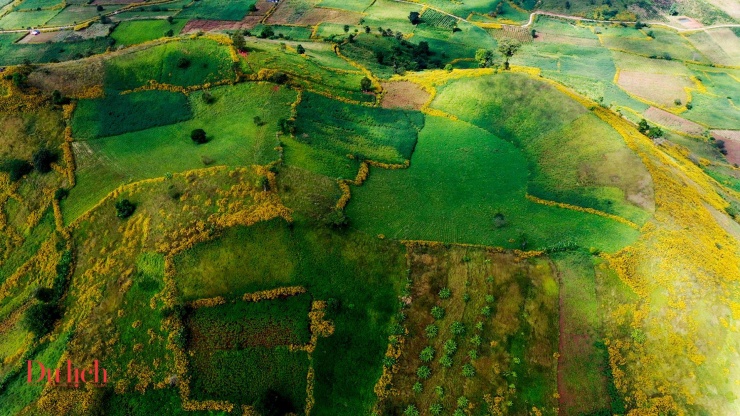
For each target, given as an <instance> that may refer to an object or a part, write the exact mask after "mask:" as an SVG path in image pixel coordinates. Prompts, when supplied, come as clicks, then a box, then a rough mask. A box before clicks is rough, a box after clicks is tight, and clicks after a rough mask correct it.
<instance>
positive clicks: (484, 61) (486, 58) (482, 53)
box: [475, 49, 493, 68]
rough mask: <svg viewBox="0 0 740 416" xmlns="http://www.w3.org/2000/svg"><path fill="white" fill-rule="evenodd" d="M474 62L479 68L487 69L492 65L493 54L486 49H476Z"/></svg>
mask: <svg viewBox="0 0 740 416" xmlns="http://www.w3.org/2000/svg"><path fill="white" fill-rule="evenodd" d="M475 60H476V61H477V62H478V66H480V67H481V68H488V67H489V66H492V65H493V52H492V51H489V50H487V49H478V50H477V51H476V52H475Z"/></svg>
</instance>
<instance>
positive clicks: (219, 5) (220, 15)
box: [177, 0, 257, 20]
mask: <svg viewBox="0 0 740 416" xmlns="http://www.w3.org/2000/svg"><path fill="white" fill-rule="evenodd" d="M256 2H257V0H199V1H197V2H195V3H194V4H193V5H192V6H190V7H188V8H185V9H183V11H182V12H180V13H178V14H177V17H178V18H183V19H185V18H187V19H212V20H242V19H243V18H244V16H246V15H247V13H249V6H251V5H253V4H255V3H256Z"/></svg>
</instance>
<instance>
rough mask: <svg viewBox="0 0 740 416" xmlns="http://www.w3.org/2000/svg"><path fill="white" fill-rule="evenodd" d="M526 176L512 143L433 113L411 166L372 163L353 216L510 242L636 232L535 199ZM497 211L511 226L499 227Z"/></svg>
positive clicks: (534, 245)
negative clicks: (530, 196) (395, 167)
mask: <svg viewBox="0 0 740 416" xmlns="http://www.w3.org/2000/svg"><path fill="white" fill-rule="evenodd" d="M527 176H528V172H527V162H526V159H525V157H524V155H523V154H522V152H521V151H520V150H519V149H517V148H516V147H514V146H513V145H512V144H511V143H508V142H506V141H504V140H501V139H499V138H498V137H496V136H494V135H493V134H491V133H489V132H487V131H486V130H483V129H481V128H478V127H475V126H472V125H470V124H467V123H464V122H459V121H458V122H454V121H451V120H448V119H446V118H439V117H427V120H426V123H425V125H424V129H423V130H422V131H421V133H420V135H419V143H418V144H417V146H416V150H415V151H414V156H413V157H412V159H411V166H410V167H409V168H408V169H404V170H384V169H379V168H378V169H375V168H373V169H371V172H370V177H369V178H368V180H367V181H366V182H365V183H364V184H363V185H362V186H359V187H353V188H352V199H351V200H350V203H349V205H348V206H347V215H348V216H349V218H351V220H352V224H353V227H356V228H358V229H360V230H362V231H365V232H368V233H370V234H372V235H378V234H382V235H384V236H386V237H389V238H395V239H409V240H433V241H447V242H455V243H474V244H485V245H492V246H501V247H507V248H521V247H522V243H523V242H525V240H526V243H525V244H524V247H526V248H529V249H543V248H546V247H549V246H553V245H556V244H559V243H563V242H565V241H571V242H574V243H575V244H579V245H581V246H584V247H591V246H593V247H601V248H603V249H604V250H608V251H612V250H616V249H618V247H620V246H621V245H622V244H627V243H628V242H629V241H630V240H631V239H633V238H635V236H636V235H637V231H636V230H633V229H631V228H629V227H627V226H625V225H622V224H620V223H617V222H615V221H613V220H608V219H605V218H603V217H598V216H595V215H591V214H586V213H582V212H577V211H570V210H565V209H560V208H555V207H549V206H544V205H540V204H535V203H532V202H530V201H529V200H527V199H526V198H525V194H526V187H527ZM430 178H434V180H433V181H430V180H429V179H430ZM497 213H501V214H503V215H504V217H505V218H506V221H507V225H506V226H504V227H500V228H497V227H496V226H494V216H495V215H496V214H497Z"/></svg>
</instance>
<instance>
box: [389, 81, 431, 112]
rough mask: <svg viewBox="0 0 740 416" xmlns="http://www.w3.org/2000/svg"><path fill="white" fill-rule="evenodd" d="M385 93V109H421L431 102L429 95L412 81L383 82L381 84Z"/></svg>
mask: <svg viewBox="0 0 740 416" xmlns="http://www.w3.org/2000/svg"><path fill="white" fill-rule="evenodd" d="M380 85H381V86H382V87H383V90H384V91H385V94H384V95H383V101H382V102H381V103H380V105H381V106H382V107H383V108H403V109H412V110H418V109H420V108H421V107H422V106H423V105H424V103H426V102H427V101H428V100H429V97H430V95H429V93H428V92H426V91H424V89H422V88H421V87H420V86H419V85H417V84H414V83H413V82H410V81H399V82H383V83H381V84H380Z"/></svg>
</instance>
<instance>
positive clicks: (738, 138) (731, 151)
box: [712, 130, 740, 165]
mask: <svg viewBox="0 0 740 416" xmlns="http://www.w3.org/2000/svg"><path fill="white" fill-rule="evenodd" d="M712 136H713V137H714V138H715V139H717V140H724V141H725V150H727V161H728V162H730V163H732V164H736V163H737V164H739V165H740V130H712Z"/></svg>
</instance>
